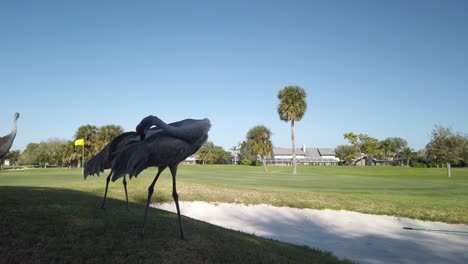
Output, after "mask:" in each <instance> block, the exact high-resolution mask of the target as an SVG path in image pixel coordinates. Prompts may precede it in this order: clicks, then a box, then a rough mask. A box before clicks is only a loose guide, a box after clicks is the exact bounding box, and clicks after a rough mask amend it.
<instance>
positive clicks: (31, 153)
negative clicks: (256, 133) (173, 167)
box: [6, 124, 230, 167]
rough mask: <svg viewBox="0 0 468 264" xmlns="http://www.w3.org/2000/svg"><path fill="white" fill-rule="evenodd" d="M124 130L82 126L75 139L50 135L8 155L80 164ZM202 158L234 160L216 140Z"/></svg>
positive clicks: (32, 161)
mask: <svg viewBox="0 0 468 264" xmlns="http://www.w3.org/2000/svg"><path fill="white" fill-rule="evenodd" d="M122 133H123V128H122V127H121V126H119V125H105V126H102V127H97V126H94V125H89V124H88V125H83V126H80V127H79V128H78V129H77V131H76V132H75V134H74V137H73V140H65V139H55V138H54V139H48V140H46V141H42V142H40V143H29V144H28V145H27V146H26V149H25V150H24V151H23V152H20V151H19V150H14V151H10V153H8V155H7V157H6V159H8V160H10V163H12V164H19V165H33V166H39V167H47V166H56V167H79V166H81V162H82V160H84V161H86V160H89V159H90V158H91V157H93V156H94V155H96V154H97V153H98V152H99V151H100V150H101V149H102V148H103V147H104V146H106V145H107V144H108V143H109V142H110V141H112V139H114V138H115V137H117V136H118V135H120V134H122ZM77 139H84V146H75V143H74V142H75V140H77ZM196 155H197V156H198V159H199V162H200V163H203V164H227V163H229V162H230V160H229V156H230V152H227V151H225V150H224V149H223V148H222V147H221V146H216V145H215V144H214V143H213V142H211V141H209V142H207V143H206V144H205V145H204V146H203V147H201V148H200V149H199V151H198V152H197V153H196Z"/></svg>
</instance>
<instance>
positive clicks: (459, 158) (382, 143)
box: [335, 126, 468, 168]
mask: <svg viewBox="0 0 468 264" xmlns="http://www.w3.org/2000/svg"><path fill="white" fill-rule="evenodd" d="M343 136H344V138H345V139H347V140H348V142H349V145H340V146H338V147H337V148H336V149H335V152H336V155H337V157H338V158H340V160H342V162H343V164H345V165H355V164H356V163H357V162H362V163H364V164H365V165H377V164H383V165H403V164H404V165H406V166H413V167H440V166H444V167H448V168H450V166H453V165H454V166H462V167H464V166H466V164H467V163H468V137H467V136H466V135H463V134H461V133H459V132H454V131H453V130H452V129H450V128H446V127H442V126H435V128H434V129H433V130H432V133H431V138H430V141H429V143H428V144H427V145H426V147H425V148H424V149H422V150H419V151H415V150H413V149H412V148H410V147H408V143H407V141H406V140H405V139H403V138H399V137H389V138H386V139H384V140H378V139H376V138H373V137H370V136H369V135H367V134H362V133H361V134H355V133H353V132H348V133H345V134H344V135H343Z"/></svg>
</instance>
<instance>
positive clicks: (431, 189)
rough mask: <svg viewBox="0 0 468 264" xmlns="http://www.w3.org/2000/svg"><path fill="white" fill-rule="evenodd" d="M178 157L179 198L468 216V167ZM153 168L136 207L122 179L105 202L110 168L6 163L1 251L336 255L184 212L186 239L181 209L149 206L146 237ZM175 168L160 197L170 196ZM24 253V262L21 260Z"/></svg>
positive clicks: (196, 257)
mask: <svg viewBox="0 0 468 264" xmlns="http://www.w3.org/2000/svg"><path fill="white" fill-rule="evenodd" d="M290 172H291V167H270V173H268V174H265V173H263V171H262V168H261V167H246V166H227V165H226V166H217V165H212V166H201V165H200V166H199V165H197V166H180V168H179V173H178V183H177V186H178V193H179V196H180V199H181V200H182V201H195V200H197V201H209V202H235V203H246V204H260V203H267V204H272V205H275V206H290V207H298V208H318V209H322V208H331V209H346V210H352V211H358V212H365V213H373V214H386V215H394V216H405V217H411V218H417V219H423V220H437V221H443V222H448V223H464V224H468V169H453V170H452V177H451V178H448V177H447V176H446V170H445V169H415V168H400V167H316V166H304V167H298V174H297V175H292V174H291V173H290ZM155 174H156V169H148V170H146V171H145V172H143V173H142V174H141V175H140V176H138V178H137V179H132V180H130V181H129V184H128V189H129V198H130V201H131V202H133V203H134V204H132V206H131V210H130V211H127V210H126V209H125V207H124V203H123V201H124V199H125V195H124V192H123V187H122V184H121V180H119V181H117V182H115V183H111V184H110V187H109V197H110V199H109V201H108V204H107V207H108V210H106V211H103V210H100V209H99V205H100V202H101V198H102V194H103V192H104V187H105V176H107V175H106V174H105V175H104V176H101V177H89V178H88V179H87V180H86V181H84V180H83V177H82V175H81V170H79V169H71V170H67V169H30V170H22V171H0V186H1V187H0V193H1V194H2V196H1V198H0V202H1V204H0V206H1V208H2V214H1V226H2V227H1V230H0V236H1V242H0V243H1V244H0V250H2V251H1V256H0V257H2V260H7V262H46V263H48V262H96V263H97V262H99V263H101V262H129V263H131V262H156V261H157V262H162V263H164V262H167V263H170V262H184V261H187V259H188V260H189V262H195V263H196V262H200V263H202V262H203V263H228V262H229V263H251V262H257V263H269V262H278V263H281V262H283V263H294V262H297V263H301V262H311V261H312V260H314V261H317V262H318V263H321V262H331V263H338V262H339V261H338V260H336V259H335V258H334V257H333V256H330V255H329V254H326V253H321V252H318V251H314V250H310V249H307V248H303V247H295V246H291V245H286V244H282V243H279V242H274V241H271V240H265V239H260V238H256V237H253V236H249V235H246V234H241V233H238V232H233V231H228V230H224V229H222V228H218V227H214V226H212V225H209V224H205V223H201V222H198V221H195V220H192V219H189V218H185V217H184V219H183V223H184V224H185V226H186V233H187V236H188V239H187V241H179V240H178V239H177V237H178V234H179V233H178V227H177V220H176V218H175V215H174V214H171V213H167V212H162V211H159V210H156V209H151V212H150V217H151V218H150V219H149V222H148V223H149V225H148V229H147V235H148V236H147V238H145V239H144V240H139V239H138V238H137V236H136V232H137V228H138V227H139V225H140V224H141V222H140V221H142V218H143V212H144V208H143V205H144V203H145V201H146V196H147V188H148V185H149V184H150V183H151V181H152V180H153V177H154V175H155ZM171 192H172V181H171V177H170V174H169V171H166V172H164V173H163V174H162V176H161V178H160V180H159V182H158V184H157V185H156V193H155V195H154V196H153V201H158V202H164V201H167V202H172V197H171ZM24 260H25V261H24Z"/></svg>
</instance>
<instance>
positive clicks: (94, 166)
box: [83, 146, 110, 179]
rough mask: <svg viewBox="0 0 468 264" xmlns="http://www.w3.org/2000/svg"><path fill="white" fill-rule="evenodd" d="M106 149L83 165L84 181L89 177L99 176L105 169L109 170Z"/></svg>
mask: <svg viewBox="0 0 468 264" xmlns="http://www.w3.org/2000/svg"><path fill="white" fill-rule="evenodd" d="M107 157H108V147H107V146H106V147H104V148H103V149H102V150H101V151H100V152H99V153H98V154H96V155H95V156H94V157H92V158H91V159H90V160H88V161H87V162H86V164H85V165H84V172H83V174H84V178H85V179H86V178H87V177H88V176H89V175H94V174H97V175H98V176H99V175H100V173H101V172H104V170H105V169H108V168H110V164H109V161H108V158H107Z"/></svg>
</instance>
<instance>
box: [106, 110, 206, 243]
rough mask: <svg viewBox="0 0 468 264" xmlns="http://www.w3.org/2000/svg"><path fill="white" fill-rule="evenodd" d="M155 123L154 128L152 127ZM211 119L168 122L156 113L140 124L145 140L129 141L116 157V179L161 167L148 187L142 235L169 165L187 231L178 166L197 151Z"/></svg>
mask: <svg viewBox="0 0 468 264" xmlns="http://www.w3.org/2000/svg"><path fill="white" fill-rule="evenodd" d="M152 125H154V126H155V127H154V128H151V129H148V127H151V126H152ZM210 128H211V123H210V121H209V120H208V119H206V118H205V119H201V120H196V119H185V120H182V121H179V122H175V123H172V124H166V123H165V122H163V121H162V120H161V119H159V118H158V117H156V116H151V115H150V116H148V117H146V118H144V119H143V120H142V121H141V122H140V124H138V126H137V127H136V131H137V133H139V134H142V135H143V138H144V140H143V141H139V142H135V143H133V144H128V145H127V146H125V147H124V148H123V149H122V150H121V151H120V152H119V153H118V154H117V155H116V157H115V158H114V159H113V161H112V171H113V173H112V181H115V180H117V179H119V178H121V177H125V175H127V174H128V175H129V176H130V178H132V177H137V176H138V174H140V173H141V172H142V171H143V170H145V169H146V168H148V167H151V166H154V167H158V173H157V174H156V177H155V178H154V180H153V182H152V183H151V185H150V186H149V188H148V199H147V201H146V209H145V216H144V220H143V227H142V229H141V233H140V235H141V236H142V237H143V236H144V232H145V225H146V221H147V216H148V207H149V204H150V201H151V196H152V195H153V192H154V185H155V184H156V181H157V180H158V178H159V175H160V174H161V173H162V172H163V171H164V170H165V169H166V168H167V167H169V169H170V171H171V174H172V197H173V198H174V201H175V204H176V208H177V217H178V220H179V228H180V237H181V239H184V231H183V228H182V221H181V217H180V208H179V195H178V194H177V190H176V175H177V168H178V165H179V163H180V162H181V161H183V160H185V159H186V158H187V157H189V156H190V155H192V154H194V153H195V152H196V151H197V150H198V149H199V148H200V147H201V146H203V144H204V143H205V142H206V140H207V139H208V131H209V130H210Z"/></svg>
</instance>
